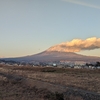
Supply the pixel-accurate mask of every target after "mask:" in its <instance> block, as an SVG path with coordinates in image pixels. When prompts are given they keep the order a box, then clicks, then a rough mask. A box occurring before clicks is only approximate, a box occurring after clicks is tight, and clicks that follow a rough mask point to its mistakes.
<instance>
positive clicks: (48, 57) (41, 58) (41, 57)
mask: <svg viewBox="0 0 100 100" xmlns="http://www.w3.org/2000/svg"><path fill="white" fill-rule="evenodd" d="M5 60H14V61H26V62H30V61H38V62H53V61H72V62H75V61H84V62H94V61H95V62H96V61H100V57H93V56H84V55H80V54H76V53H73V52H59V51H50V50H46V51H44V52H41V53H38V54H35V55H30V56H24V57H17V58H6V59H5Z"/></svg>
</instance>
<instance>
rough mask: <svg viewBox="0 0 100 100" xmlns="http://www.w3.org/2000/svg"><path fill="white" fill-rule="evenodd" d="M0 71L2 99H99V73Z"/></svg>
mask: <svg viewBox="0 0 100 100" xmlns="http://www.w3.org/2000/svg"><path fill="white" fill-rule="evenodd" d="M0 68H1V69H0V73H1V74H0V76H1V77H0V78H1V79H0V100H18V99H20V100H90V99H91V98H92V99H91V100H100V96H99V94H100V70H88V69H64V68H42V67H29V66H26V67H6V66H5V67H0ZM19 77H20V78H19ZM97 93H98V94H97Z"/></svg>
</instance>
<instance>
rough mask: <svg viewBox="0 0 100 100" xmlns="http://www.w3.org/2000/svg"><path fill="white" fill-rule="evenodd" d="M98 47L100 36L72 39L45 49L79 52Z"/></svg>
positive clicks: (99, 45) (99, 46)
mask: <svg viewBox="0 0 100 100" xmlns="http://www.w3.org/2000/svg"><path fill="white" fill-rule="evenodd" d="M98 48H100V38H96V37H92V38H88V39H85V40H82V39H73V40H72V41H69V42H64V43H61V44H58V45H56V46H53V47H51V48H49V49H48V50H47V51H60V52H80V51H82V50H94V49H98Z"/></svg>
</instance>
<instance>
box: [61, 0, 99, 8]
mask: <svg viewBox="0 0 100 100" xmlns="http://www.w3.org/2000/svg"><path fill="white" fill-rule="evenodd" d="M62 1H66V2H70V3H74V4H78V5H82V6H87V7H91V8H96V9H100V6H97V5H93V4H89V3H86V2H81V1H77V0H62Z"/></svg>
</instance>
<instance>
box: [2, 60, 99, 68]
mask: <svg viewBox="0 0 100 100" xmlns="http://www.w3.org/2000/svg"><path fill="white" fill-rule="evenodd" d="M0 65H6V66H29V67H35V66H39V67H58V68H75V69H84V68H85V69H100V62H91V63H86V62H82V61H75V62H71V61H56V62H36V61H32V62H24V61H22V62H17V61H13V60H0Z"/></svg>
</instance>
